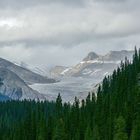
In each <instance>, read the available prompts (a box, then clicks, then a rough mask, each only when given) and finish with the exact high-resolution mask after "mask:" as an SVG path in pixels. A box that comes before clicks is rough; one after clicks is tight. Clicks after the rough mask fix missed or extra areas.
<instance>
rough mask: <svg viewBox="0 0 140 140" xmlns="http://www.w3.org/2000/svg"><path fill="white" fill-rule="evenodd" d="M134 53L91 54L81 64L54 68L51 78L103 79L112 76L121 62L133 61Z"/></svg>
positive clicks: (123, 51) (124, 51)
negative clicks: (126, 59)
mask: <svg viewBox="0 0 140 140" xmlns="http://www.w3.org/2000/svg"><path fill="white" fill-rule="evenodd" d="M133 53H134V51H126V50H122V51H110V52H109V53H107V54H106V55H98V54H96V53H95V52H90V53H89V54H88V55H87V56H86V57H85V58H84V59H83V60H82V61H81V62H80V63H78V64H77V65H75V66H72V67H61V70H60V68H59V67H60V66H59V67H58V66H57V67H55V68H53V69H52V70H51V71H50V75H51V76H57V77H63V76H74V77H94V78H103V77H104V76H105V75H108V74H111V73H112V71H113V70H114V69H115V68H117V67H118V66H119V64H120V62H121V61H123V60H125V57H127V58H128V59H129V60H130V59H132V56H133Z"/></svg>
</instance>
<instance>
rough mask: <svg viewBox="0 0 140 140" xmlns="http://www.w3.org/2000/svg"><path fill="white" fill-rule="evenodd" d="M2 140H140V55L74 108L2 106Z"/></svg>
mask: <svg viewBox="0 0 140 140" xmlns="http://www.w3.org/2000/svg"><path fill="white" fill-rule="evenodd" d="M0 140H140V51H137V49H136V48H135V54H134V56H133V60H132V61H131V62H130V61H129V60H127V58H126V60H125V62H122V63H121V65H120V67H119V68H118V69H117V70H114V72H113V74H112V75H111V76H108V77H105V78H104V80H103V82H102V84H101V85H100V86H99V88H98V91H97V94H95V93H89V95H88V96H87V98H86V99H85V100H82V101H79V99H77V98H75V101H74V103H73V104H72V105H71V104H70V103H64V104H63V103H62V99H61V96H60V94H59V95H58V97H57V99H56V102H48V101H45V102H39V101H38V102H36V101H27V100H25V101H6V102H0Z"/></svg>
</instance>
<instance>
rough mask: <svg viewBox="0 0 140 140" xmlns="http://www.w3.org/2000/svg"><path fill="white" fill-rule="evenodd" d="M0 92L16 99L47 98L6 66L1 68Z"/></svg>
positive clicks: (4, 95)
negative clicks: (0, 82) (0, 81)
mask: <svg viewBox="0 0 140 140" xmlns="http://www.w3.org/2000/svg"><path fill="white" fill-rule="evenodd" d="M0 77H1V80H2V84H1V85H0V94H1V96H3V97H7V98H9V99H14V100H23V99H28V100H29V99H30V100H38V99H40V100H45V97H44V96H43V95H42V94H40V93H38V92H37V91H35V90H33V89H31V88H30V87H29V86H28V85H27V84H26V83H25V82H24V81H23V80H22V79H21V78H20V77H19V76H18V75H16V74H15V73H13V72H12V71H10V70H8V69H6V68H0Z"/></svg>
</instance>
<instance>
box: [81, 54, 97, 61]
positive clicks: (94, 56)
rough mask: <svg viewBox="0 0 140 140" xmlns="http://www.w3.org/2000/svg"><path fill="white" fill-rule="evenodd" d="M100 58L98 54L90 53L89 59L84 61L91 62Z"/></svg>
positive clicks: (86, 58)
mask: <svg viewBox="0 0 140 140" xmlns="http://www.w3.org/2000/svg"><path fill="white" fill-rule="evenodd" d="M98 58H99V55H98V54H96V53H95V52H90V53H89V54H88V55H87V57H85V58H84V59H83V61H90V60H95V59H98Z"/></svg>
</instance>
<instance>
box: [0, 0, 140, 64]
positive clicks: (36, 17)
mask: <svg viewBox="0 0 140 140" xmlns="http://www.w3.org/2000/svg"><path fill="white" fill-rule="evenodd" d="M139 4H140V1H139V0H24V1H19V0H3V1H0V7H1V8H0V36H1V37H0V46H1V47H0V55H1V56H2V57H4V56H5V57H6V58H8V59H11V60H14V59H18V61H21V60H25V61H27V62H29V63H34V64H36V63H38V64H39V63H43V64H45V63H47V64H55V63H56V64H57V63H58V64H62V65H64V64H66V65H67V63H69V64H74V63H76V62H78V61H80V59H82V58H83V57H84V56H85V55H86V53H88V52H89V51H96V52H99V53H104V52H107V51H109V50H111V49H114V50H120V49H127V48H128V49H133V47H134V46H135V45H137V44H138V45H139V44H140V41H139V40H140V20H139V13H140V9H139ZM9 19H10V20H9ZM11 48H14V49H15V52H16V53H14V54H13V55H9V53H10V52H11ZM19 52H23V54H27V55H25V57H24V55H22V56H18V54H19ZM79 52H80V53H79ZM54 55H55V56H54ZM67 56H68V57H70V56H73V57H72V58H71V59H69V60H67V61H69V62H65V61H64V60H66V59H64V58H65V57H67ZM37 58H40V59H39V60H38V59H37ZM44 58H45V60H44Z"/></svg>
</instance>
